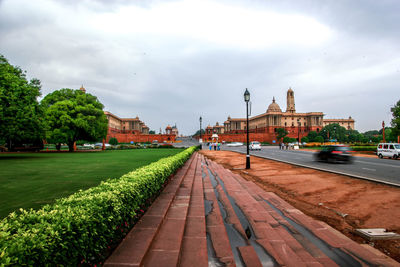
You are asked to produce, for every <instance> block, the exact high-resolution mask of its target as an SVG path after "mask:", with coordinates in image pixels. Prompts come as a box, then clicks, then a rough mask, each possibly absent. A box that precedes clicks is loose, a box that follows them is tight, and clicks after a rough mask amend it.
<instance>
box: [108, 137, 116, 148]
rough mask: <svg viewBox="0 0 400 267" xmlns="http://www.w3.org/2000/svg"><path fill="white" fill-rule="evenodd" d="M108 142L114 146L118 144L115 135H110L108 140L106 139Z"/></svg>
mask: <svg viewBox="0 0 400 267" xmlns="http://www.w3.org/2000/svg"><path fill="white" fill-rule="evenodd" d="M108 143H109V144H110V145H113V146H116V145H118V140H117V138H115V137H111V138H110V140H108Z"/></svg>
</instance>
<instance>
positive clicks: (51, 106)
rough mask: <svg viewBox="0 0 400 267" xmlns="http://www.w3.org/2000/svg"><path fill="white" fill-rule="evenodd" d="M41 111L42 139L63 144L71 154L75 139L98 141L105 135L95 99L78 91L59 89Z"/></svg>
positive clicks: (105, 130)
mask: <svg viewBox="0 0 400 267" xmlns="http://www.w3.org/2000/svg"><path fill="white" fill-rule="evenodd" d="M40 104H41V106H42V107H43V109H44V112H45V121H46V140H47V141H48V142H49V143H55V144H60V143H66V144H67V145H68V148H69V151H73V146H74V142H75V141H76V140H87V141H93V142H95V141H99V140H101V139H102V138H105V137H106V135H107V124H108V123H107V118H106V116H105V114H104V112H103V104H101V103H100V102H99V101H98V100H97V97H95V96H93V95H91V94H86V93H84V92H82V91H80V90H72V89H68V88H66V89H60V90H57V91H54V92H53V93H51V94H48V95H47V96H46V97H45V98H44V99H43V100H42V101H41V103H40Z"/></svg>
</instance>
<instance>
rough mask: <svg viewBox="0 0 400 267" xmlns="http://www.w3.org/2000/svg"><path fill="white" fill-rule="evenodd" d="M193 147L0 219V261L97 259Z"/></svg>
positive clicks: (48, 262)
mask: <svg viewBox="0 0 400 267" xmlns="http://www.w3.org/2000/svg"><path fill="white" fill-rule="evenodd" d="M196 149H197V147H191V148H188V149H186V150H184V151H183V152H181V153H179V154H176V155H174V156H171V157H168V158H163V159H161V160H159V161H157V162H154V163H151V164H149V165H147V166H144V167H141V168H139V169H136V170H135V171H133V172H130V173H128V174H125V175H123V176H122V177H120V178H118V179H109V180H107V181H104V182H102V183H101V184H100V185H98V186H96V187H93V188H90V189H88V190H85V191H82V190H80V191H79V192H77V193H75V194H73V195H71V196H69V197H66V198H61V199H58V200H56V202H55V203H54V204H51V205H45V206H43V208H41V209H40V210H32V209H31V210H29V211H26V210H23V209H20V211H19V212H18V213H16V212H13V213H11V214H10V215H8V216H7V217H6V218H4V219H3V220H2V221H1V222H0V266H3V265H5V266H7V265H32V266H76V265H81V264H94V263H98V262H100V261H101V259H102V258H104V255H105V254H106V253H107V252H109V251H110V246H113V245H115V244H116V243H117V242H118V241H119V240H120V239H121V238H122V237H123V236H124V235H125V234H126V232H128V230H129V229H130V228H131V227H132V225H133V223H134V221H135V217H136V216H137V214H138V213H140V212H143V210H141V208H142V207H144V206H145V205H146V201H148V200H149V199H151V198H152V197H154V195H156V194H157V193H158V192H159V190H160V189H161V188H162V186H163V184H164V183H165V181H166V180H167V179H168V177H170V176H171V175H172V174H174V173H175V171H176V170H177V169H178V168H180V167H181V166H183V164H184V163H185V162H186V161H187V160H188V159H189V157H190V156H191V155H192V153H193V152H194V151H195V150H196Z"/></svg>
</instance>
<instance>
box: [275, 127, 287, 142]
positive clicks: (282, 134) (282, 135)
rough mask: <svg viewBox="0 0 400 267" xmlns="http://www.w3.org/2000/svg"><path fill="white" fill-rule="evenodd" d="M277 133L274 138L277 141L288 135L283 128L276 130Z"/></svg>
mask: <svg viewBox="0 0 400 267" xmlns="http://www.w3.org/2000/svg"><path fill="white" fill-rule="evenodd" d="M276 132H277V134H278V135H277V136H276V138H277V139H278V141H279V140H281V139H282V138H284V137H285V136H286V135H288V132H287V131H286V130H285V129H284V128H278V129H276Z"/></svg>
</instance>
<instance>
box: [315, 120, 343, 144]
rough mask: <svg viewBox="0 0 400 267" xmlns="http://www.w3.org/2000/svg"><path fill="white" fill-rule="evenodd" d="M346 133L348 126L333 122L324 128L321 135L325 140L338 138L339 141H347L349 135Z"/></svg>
mask: <svg viewBox="0 0 400 267" xmlns="http://www.w3.org/2000/svg"><path fill="white" fill-rule="evenodd" d="M346 133H347V130H346V128H344V127H342V126H340V125H339V124H338V123H332V124H329V125H326V126H325V127H324V128H322V130H321V131H320V136H322V137H323V138H324V140H328V139H329V140H332V139H336V140H337V141H339V142H347V141H348V136H347V134H346Z"/></svg>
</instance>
